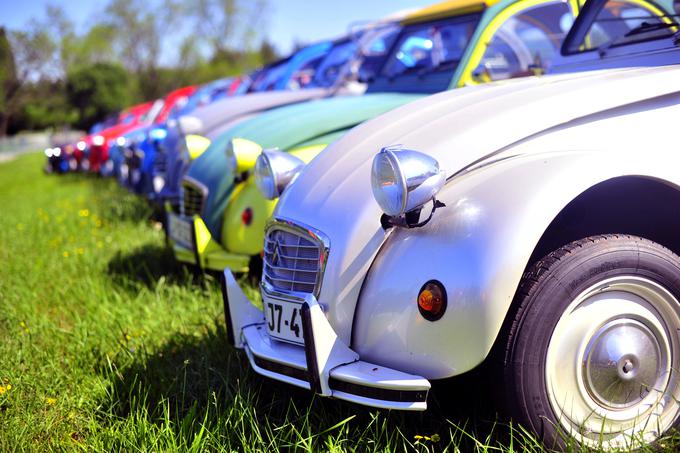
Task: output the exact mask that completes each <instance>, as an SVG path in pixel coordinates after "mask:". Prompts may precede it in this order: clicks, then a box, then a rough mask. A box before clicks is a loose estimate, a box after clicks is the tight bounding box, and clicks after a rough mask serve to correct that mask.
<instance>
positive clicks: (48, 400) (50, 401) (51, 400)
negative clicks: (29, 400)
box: [45, 397, 57, 406]
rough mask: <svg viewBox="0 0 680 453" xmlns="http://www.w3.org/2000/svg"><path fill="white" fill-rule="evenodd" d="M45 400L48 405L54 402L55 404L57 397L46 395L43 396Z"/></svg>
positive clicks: (52, 404)
mask: <svg viewBox="0 0 680 453" xmlns="http://www.w3.org/2000/svg"><path fill="white" fill-rule="evenodd" d="M45 402H47V404H49V405H50V406H54V405H55V404H57V399H56V398H50V397H47V398H45Z"/></svg>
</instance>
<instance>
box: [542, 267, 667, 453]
mask: <svg viewBox="0 0 680 453" xmlns="http://www.w3.org/2000/svg"><path fill="white" fill-rule="evenodd" d="M679 329H680V304H679V303H678V301H677V300H676V299H675V297H673V295H672V294H671V293H669V292H668V291H667V290H665V289H664V288H663V287H661V286H659V285H658V284H656V283H654V282H652V281H650V280H647V279H643V278H639V277H632V276H625V277H615V278H612V279H608V280H605V281H602V282H600V283H598V284H596V285H594V286H592V287H591V288H589V289H587V290H586V291H584V292H583V293H581V294H580V295H579V296H578V297H577V298H576V299H575V300H574V301H573V302H572V303H571V304H570V305H569V307H568V308H567V310H565V311H564V313H563V314H562V316H561V318H560V320H559V321H558V323H557V325H556V326H555V330H554V332H553V335H552V337H551V339H550V343H549V345H548V351H547V355H546V369H545V372H546V384H547V388H548V394H549V397H550V403H551V405H552V407H553V410H554V412H555V413H556V414H557V416H558V419H559V421H560V425H561V428H562V430H564V431H566V433H568V434H569V435H571V436H574V437H576V438H577V439H578V440H579V441H580V442H581V443H584V444H586V445H591V446H599V445H600V443H602V446H605V447H608V446H610V447H619V446H630V444H631V442H635V439H638V440H644V441H645V442H650V441H652V440H654V439H656V438H657V437H658V436H659V435H660V434H661V433H662V432H663V431H665V430H666V429H668V428H669V427H670V426H671V425H672V424H673V422H674V421H675V419H676V418H677V416H678V414H679V413H680V406H679V404H678V401H679V400H680V391H679V385H678V374H677V370H678V365H680V362H679V361H678V357H677V354H678V351H680V341H679V339H678V332H679Z"/></svg>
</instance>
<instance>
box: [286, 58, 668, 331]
mask: <svg viewBox="0 0 680 453" xmlns="http://www.w3.org/2000/svg"><path fill="white" fill-rule="evenodd" d="M678 80H680V68H678V67H675V68H668V67H667V68H646V69H627V70H615V71H598V72H590V73H581V74H570V75H559V76H550V77H547V76H546V77H542V78H529V79H523V80H514V81H509V82H505V83H499V84H491V85H486V86H484V85H482V86H477V87H469V88H462V89H458V90H453V91H450V92H444V93H440V94H437V95H434V96H430V97H428V98H426V99H422V100H420V101H416V102H413V103H411V104H408V105H406V106H403V107H401V108H398V109H395V110H393V111H391V112H388V113H386V114H384V115H381V116H379V117H377V118H375V119H373V120H371V121H367V122H366V123H363V124H362V125H360V126H359V127H356V128H354V129H353V130H352V131H350V132H348V133H347V134H345V135H344V136H343V137H342V138H341V139H340V140H337V141H336V142H334V143H333V144H332V145H331V146H329V147H328V148H326V149H325V150H324V151H322V152H321V154H320V155H319V156H317V158H316V159H314V161H312V162H311V163H310V164H309V165H308V166H307V167H306V168H305V169H304V170H303V171H302V173H301V174H300V175H299V176H298V178H297V179H296V180H295V182H294V183H293V184H292V185H291V186H290V187H289V188H287V189H286V191H285V192H284V194H283V196H282V197H281V198H280V200H279V203H278V205H277V208H276V210H275V212H274V216H275V217H277V218H283V219H288V220H292V221H294V222H296V223H299V224H302V225H306V226H308V227H312V228H315V229H317V230H319V231H321V232H322V233H324V234H325V235H326V236H328V239H329V241H330V254H329V256H328V261H327V265H326V270H325V275H324V279H323V284H322V288H321V293H320V296H319V299H320V302H322V303H323V304H325V305H326V306H328V307H329V310H328V311H327V315H328V318H329V321H330V322H331V324H332V325H333V326H334V328H335V329H336V331H337V332H338V334H339V335H340V336H341V337H342V338H343V339H344V340H345V341H349V340H350V334H351V326H352V319H353V314H354V309H355V306H356V303H357V300H358V297H359V291H360V288H361V284H362V283H363V280H364V277H365V275H366V273H367V272H368V269H369V266H370V265H371V262H372V261H373V259H374V257H375V255H376V254H377V252H378V249H379V247H380V246H381V244H382V242H383V241H384V238H385V233H384V231H383V230H382V228H381V225H380V216H381V214H382V212H381V210H380V208H379V206H378V204H377V203H376V201H375V200H374V198H373V195H372V191H371V185H370V174H371V164H372V160H373V157H374V156H375V154H376V153H377V152H378V151H379V150H380V149H381V148H382V147H384V146H387V145H395V144H401V145H403V146H404V147H405V148H408V149H415V150H419V151H421V152H424V153H427V154H429V155H431V156H433V157H435V158H436V159H437V160H438V161H439V163H440V167H441V168H442V169H443V170H444V171H445V172H446V174H447V177H450V176H451V175H453V174H456V173H457V172H460V171H461V170H463V169H465V168H466V167H469V166H471V165H476V164H478V163H480V162H483V161H485V160H487V161H488V160H489V159H494V157H493V156H494V154H495V153H498V152H499V151H501V150H504V149H507V148H509V147H510V146H511V145H513V144H515V143H518V142H520V141H522V140H525V139H527V138H529V137H532V136H534V135H536V134H541V133H545V132H547V131H549V130H550V129H552V128H557V127H560V126H562V125H566V124H573V122H575V121H578V120H579V119H582V118H584V117H589V116H592V115H597V114H598V113H601V112H605V111H608V110H611V109H614V108H617V107H622V106H626V105H629V104H632V103H638V102H643V101H645V100H647V99H652V98H656V97H659V96H663V95H666V94H669V93H673V92H677V91H680V85H678V82H677V81H678Z"/></svg>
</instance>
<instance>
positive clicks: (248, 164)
mask: <svg viewBox="0 0 680 453" xmlns="http://www.w3.org/2000/svg"><path fill="white" fill-rule="evenodd" d="M225 152H226V154H227V168H228V169H229V171H230V172H231V174H232V175H234V176H238V175H240V174H241V173H244V172H247V171H249V170H250V169H251V168H253V166H254V165H255V161H256V160H257V157H258V156H259V155H260V154H262V147H261V146H260V145H258V144H257V143H255V142H253V141H251V140H246V139H245V138H233V139H231V140H229V144H227V149H226V151H225Z"/></svg>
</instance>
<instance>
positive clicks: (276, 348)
mask: <svg viewBox="0 0 680 453" xmlns="http://www.w3.org/2000/svg"><path fill="white" fill-rule="evenodd" d="M222 295H223V299H224V312H225V317H226V322H227V332H228V335H229V340H230V342H231V343H232V344H233V345H234V346H235V347H236V348H239V349H244V350H245V352H246V354H247V355H248V360H249V361H250V365H251V366H252V367H253V369H254V370H255V371H256V372H258V373H259V374H262V375H264V376H267V377H270V378H272V379H276V380H279V381H283V382H286V383H288V384H292V385H295V386H298V387H302V388H306V389H310V390H312V391H314V392H315V393H318V394H320V395H323V396H329V397H333V398H338V399H341V400H345V401H350V402H353V403H358V404H363V405H366V406H372V407H379V408H384V409H397V410H410V411H422V410H425V409H427V394H428V391H429V389H430V382H429V381H428V380H427V379H425V378H423V377H420V376H415V375H412V374H408V373H403V372H401V371H398V370H394V369H390V368H386V367H383V366H380V365H376V364H373V363H368V362H365V361H362V360H360V357H359V355H358V354H357V353H356V352H354V351H353V350H351V349H350V348H349V347H348V346H347V345H345V344H344V343H343V342H342V341H341V340H340V339H339V338H338V336H337V335H336V334H335V332H334V331H333V328H332V327H331V325H330V323H329V322H328V320H327V319H326V316H325V315H324V313H323V311H322V309H321V306H320V305H319V303H318V302H317V301H316V298H315V297H314V296H312V295H309V294H305V295H303V296H301V297H302V299H301V300H303V303H302V309H301V316H302V332H303V337H304V346H302V345H293V344H288V343H284V342H281V341H277V340H274V339H272V338H270V336H269V334H268V332H267V327H266V321H265V317H264V314H263V313H262V312H261V311H260V310H258V309H257V308H256V307H255V306H254V305H253V304H252V303H251V302H250V301H249V300H248V298H247V297H246V295H245V294H244V293H243V291H242V290H241V288H240V287H239V285H238V284H237V283H236V280H235V279H234V276H233V275H232V273H231V272H230V271H229V270H228V269H227V270H225V271H224V278H223V280H222ZM272 297H275V296H272Z"/></svg>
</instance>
